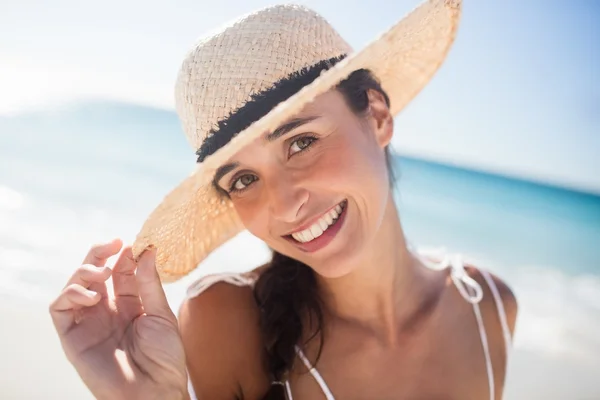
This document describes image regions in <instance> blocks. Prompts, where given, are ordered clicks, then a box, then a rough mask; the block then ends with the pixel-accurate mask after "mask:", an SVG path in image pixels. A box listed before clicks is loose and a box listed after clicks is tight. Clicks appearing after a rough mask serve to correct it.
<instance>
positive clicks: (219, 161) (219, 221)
mask: <svg viewBox="0 0 600 400" xmlns="http://www.w3.org/2000/svg"><path fill="white" fill-rule="evenodd" d="M460 11H461V0H429V1H426V2H425V3H422V4H421V5H420V6H418V7H417V8H415V9H414V10H413V11H412V12H410V13H409V14H408V15H406V16H405V17H404V18H403V19H401V20H400V21H399V22H397V23H396V24H395V25H394V26H392V27H391V28H390V29H389V30H387V31H386V32H385V33H383V34H382V35H380V36H379V37H378V38H376V39H375V40H373V41H372V42H370V43H369V44H368V45H367V46H365V47H364V48H362V49H361V50H360V51H353V49H352V48H351V47H350V45H349V44H348V43H347V42H346V41H345V40H344V39H343V38H342V37H341V36H340V35H339V34H338V33H337V32H336V30H335V29H334V28H333V27H332V26H331V25H330V24H329V23H328V22H327V21H326V20H325V19H324V18H323V17H322V16H320V15H319V14H317V13H316V12H314V11H313V10H311V9H309V8H306V7H304V6H299V5H276V6H271V7H267V8H264V9H261V10H258V11H255V12H253V13H251V14H247V15H244V16H243V17H241V18H239V19H237V20H235V21H233V22H231V23H229V24H227V25H226V26H224V27H222V28H221V29H220V30H218V31H216V32H212V33H211V34H210V35H208V36H206V37H204V38H202V39H200V40H199V41H198V42H197V43H196V44H195V45H194V46H193V48H192V49H191V50H190V51H189V53H188V54H187V55H186V56H185V58H184V60H183V63H182V65H181V68H180V70H179V73H178V76H177V82H176V85H175V107H176V111H177V114H178V116H179V118H180V121H181V124H182V127H183V131H184V133H185V135H186V138H187V139H188V141H189V143H190V144H191V146H192V148H193V149H194V150H195V151H196V154H199V155H200V156H199V159H198V163H197V165H196V168H195V169H194V170H193V171H192V173H191V174H190V175H189V176H188V177H187V178H186V179H185V180H184V181H183V182H181V184H179V185H178V186H177V187H175V188H174V189H173V190H172V191H171V192H170V193H168V194H167V195H166V197H165V198H164V199H163V201H162V202H161V203H160V204H159V205H158V206H157V207H156V208H155V209H154V211H153V212H152V213H151V214H150V215H149V217H148V218H147V219H146V221H145V222H144V224H143V226H142V228H141V230H140V232H139V233H138V235H137V237H136V239H135V241H134V243H133V253H134V257H136V258H137V257H139V256H140V254H141V253H142V252H143V251H144V250H145V249H147V248H149V247H154V248H156V250H157V256H156V266H157V270H158V272H159V275H160V277H161V280H162V281H163V282H172V281H175V280H177V279H179V278H181V277H183V276H185V275H187V274H188V273H189V272H191V271H192V270H194V269H195V268H196V267H197V266H198V265H199V264H200V263H201V262H202V260H204V259H205V258H206V257H207V256H208V254H210V252H212V251H213V250H215V249H216V248H217V247H219V246H220V245H222V244H223V243H224V242H226V241H228V240H229V239H231V238H233V237H234V236H236V235H237V234H238V233H240V232H241V231H242V230H244V226H243V224H242V223H241V221H240V219H239V217H238V215H237V213H236V211H235V209H234V207H233V204H232V202H231V200H229V198H228V197H227V196H223V194H222V193H219V192H218V190H217V189H216V188H215V186H214V184H213V179H214V175H215V172H216V170H217V169H218V168H219V167H220V166H221V165H223V164H224V163H225V162H226V161H227V160H228V159H229V158H231V157H232V156H233V155H235V154H236V153H237V152H239V151H240V150H241V149H243V148H244V146H246V145H248V144H249V143H251V142H252V141H253V140H256V139H257V138H259V137H261V136H262V135H264V134H265V133H267V132H272V131H273V130H275V129H276V128H277V127H279V126H280V125H281V124H283V123H285V122H286V121H288V120H289V119H291V118H292V117H293V116H294V115H295V114H297V113H299V112H300V111H301V110H302V109H303V108H304V107H305V106H306V105H307V104H308V103H310V102H311V101H312V100H314V99H315V98H316V97H317V96H318V95H320V94H322V93H324V92H326V91H328V90H330V89H332V88H334V87H335V86H336V85H337V84H339V82H340V81H342V80H344V79H345V78H346V77H348V75H349V74H350V73H352V72H353V71H355V70H359V69H368V70H370V71H371V72H372V73H373V74H374V76H375V77H376V78H377V79H378V81H379V82H380V84H381V87H382V88H383V90H384V91H385V92H386V93H387V94H388V96H389V99H390V111H391V114H392V115H396V114H398V113H399V112H400V111H401V110H402V109H403V108H404V107H406V105H407V104H408V103H409V102H410V101H411V100H412V99H413V98H414V96H415V95H416V94H417V93H419V92H420V91H421V89H423V87H424V86H425V85H426V84H427V83H428V82H429V81H430V80H431V78H432V77H433V75H434V73H435V72H436V71H437V70H438V68H439V67H440V65H441V64H442V62H443V61H444V60H445V58H446V55H447V53H448V51H449V49H450V47H451V45H452V43H453V42H454V38H455V36H456V31H457V27H458V22H459V17H460ZM340 58H343V59H341V61H339V62H337V63H335V65H333V66H332V67H330V68H328V69H324V70H323V71H322V72H321V73H320V74H319V75H318V76H317V77H316V78H315V79H313V80H312V81H311V82H310V83H308V84H307V85H305V86H303V87H302V88H301V89H300V90H298V91H296V92H295V93H293V94H291V95H289V96H285V100H283V101H281V102H279V103H278V104H277V105H275V106H274V107H272V108H270V109H269V110H268V112H267V113H266V114H265V115H264V116H262V117H261V118H258V119H256V120H255V121H243V119H244V115H248V113H246V114H244V111H247V110H248V108H251V107H252V106H253V105H256V103H257V102H260V101H261V100H264V98H269V96H271V92H272V91H277V90H278V88H279V89H280V88H281V87H282V86H285V85H283V84H282V82H283V83H285V82H286V80H290V79H291V78H293V77H298V76H301V75H302V74H303V72H304V71H308V70H310V68H311V67H313V66H315V65H318V64H319V63H323V62H327V60H333V59H335V60H339V59H340ZM240 120H241V121H242V123H241V124H240ZM244 122H245V124H244ZM236 124H237V125H236ZM235 126H240V127H241V128H240V129H239V131H235ZM224 127H225V128H226V127H229V128H230V129H229V130H230V132H229V133H223V128H224ZM231 127H234V132H233V134H232V133H231Z"/></svg>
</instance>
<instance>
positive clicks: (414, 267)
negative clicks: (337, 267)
mask: <svg viewBox="0 0 600 400" xmlns="http://www.w3.org/2000/svg"><path fill="white" fill-rule="evenodd" d="M431 277H432V271H430V270H428V269H427V268H424V267H423V265H422V264H421V263H420V262H419V261H418V260H417V259H416V258H415V257H414V255H413V254H412V253H411V252H410V251H409V249H408V246H407V243H406V240H405V237H404V234H403V232H402V227H401V224H400V219H399V216H398V212H397V210H396V207H395V204H394V201H393V198H392V197H391V194H390V198H389V199H388V204H387V206H386V212H385V216H384V219H383V223H382V225H381V227H380V229H379V231H378V232H377V234H376V235H375V237H374V238H373V240H372V241H371V246H369V249H368V251H367V252H365V254H364V256H362V257H361V259H360V260H359V262H358V263H357V266H356V267H355V268H354V269H353V270H352V272H351V273H349V274H347V275H345V276H343V277H340V278H335V279H324V278H319V286H320V288H321V292H322V299H323V302H324V303H325V308H326V313H327V314H328V315H329V316H330V318H333V319H338V320H342V321H344V322H347V323H351V324H354V325H359V326H361V327H362V328H365V329H367V330H369V331H371V332H372V333H373V334H374V335H375V336H376V337H377V338H379V339H380V340H381V342H382V343H384V344H385V345H386V346H393V345H394V344H395V343H397V341H398V340H399V339H400V337H401V334H402V332H403V331H406V330H411V329H412V328H414V326H413V325H414V324H415V322H416V320H418V319H419V318H415V317H416V316H418V315H419V314H420V313H421V311H423V309H424V308H426V307H427V304H429V303H431V297H432V295H433V293H434V291H433V290H432V288H431V285H430V284H429V283H430V282H431V279H430V278H431Z"/></svg>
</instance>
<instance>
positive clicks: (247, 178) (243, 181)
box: [231, 175, 257, 192]
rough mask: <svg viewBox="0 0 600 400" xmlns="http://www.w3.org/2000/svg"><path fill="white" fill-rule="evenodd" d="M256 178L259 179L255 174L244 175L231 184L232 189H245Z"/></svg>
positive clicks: (233, 190)
mask: <svg viewBox="0 0 600 400" xmlns="http://www.w3.org/2000/svg"><path fill="white" fill-rule="evenodd" d="M255 180H257V178H256V176H254V175H242V176H240V177H239V178H237V179H236V180H235V181H234V182H233V185H231V191H232V192H236V191H241V190H244V189H246V188H247V187H248V186H250V185H251V184H252V182H254V181H255Z"/></svg>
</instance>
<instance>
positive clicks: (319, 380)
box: [296, 346, 335, 400]
mask: <svg viewBox="0 0 600 400" xmlns="http://www.w3.org/2000/svg"><path fill="white" fill-rule="evenodd" d="M296 354H298V357H300V359H301V360H302V362H303V363H304V365H305V366H306V368H307V369H308V371H309V372H310V374H311V375H312V376H313V378H315V380H316V381H317V383H318V384H319V386H320V387H321V390H322V391H323V394H324V395H325V398H326V399H327V400H335V398H334V397H333V394H332V393H331V391H330V390H329V388H328V387H327V384H326V383H325V380H324V379H323V377H321V374H319V371H317V369H316V368H314V367H313V366H312V365H311V364H310V361H308V358H306V356H305V355H304V353H303V352H302V350H300V347H298V346H296Z"/></svg>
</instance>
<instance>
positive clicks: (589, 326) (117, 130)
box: [0, 101, 600, 398]
mask: <svg viewBox="0 0 600 400" xmlns="http://www.w3.org/2000/svg"><path fill="white" fill-rule="evenodd" d="M193 153H194V152H193V150H192V149H191V148H190V146H189V145H188V143H187V142H186V141H185V138H184V136H183V134H182V131H181V127H180V125H179V121H178V120H177V117H176V115H175V113H174V112H172V111H169V110H162V109H156V108H152V107H146V106H141V105H134V104H126V103H119V102H112V101H86V102H79V103H72V104H67V105H62V106H57V107H56V108H48V109H43V110H32V111H28V112H23V113H21V114H15V115H12V116H3V117H0V299H1V300H3V301H9V302H14V303H19V302H23V303H29V304H36V305H38V304H39V305H40V307H44V308H47V304H48V302H49V301H50V300H51V299H52V298H53V297H54V296H56V295H57V293H58V292H59V291H60V290H61V288H62V287H63V286H64V284H65V282H66V280H67V278H68V276H69V275H70V274H71V273H72V272H73V270H74V269H75V268H76V267H77V266H78V265H79V264H80V263H81V261H82V259H83V257H84V255H85V253H86V251H87V249H88V248H89V247H90V246H91V245H92V244H94V243H97V242H102V241H105V240H110V239H111V238H113V237H120V238H122V239H123V240H124V241H125V242H129V243H130V242H131V241H132V240H133V239H134V237H135V234H136V233H137V230H138V229H139V227H140V226H141V224H142V222H143V220H144V218H145V217H146V216H147V215H148V213H149V212H150V211H151V210H152V209H153V208H154V207H155V206H156V204H157V203H158V202H159V201H160V200H161V199H162V197H163V196H164V194H166V193H167V192H168V191H169V190H171V189H172V188H173V187H174V186H175V185H176V184H177V183H178V182H179V181H180V180H181V179H182V178H184V177H185V176H186V175H188V174H189V172H190V171H191V170H192V168H193V166H194V161H195V159H194V154H193ZM394 167H395V173H396V176H397V179H396V186H395V199H396V202H397V204H398V208H399V210H400V216H401V220H402V224H403V226H404V229H405V231H406V234H407V236H408V238H409V240H410V242H411V243H412V244H413V245H415V246H418V247H421V248H425V249H436V250H440V249H441V250H443V251H447V252H451V253H461V254H464V255H465V257H466V258H467V259H468V260H471V261H473V262H475V263H476V265H478V266H480V267H483V268H487V269H488V270H490V271H492V272H493V273H495V274H497V275H498V276H499V277H501V278H502V279H504V280H505V281H506V282H507V283H508V284H509V285H510V286H511V288H512V289H513V291H514V292H515V294H516V296H517V299H518V302H519V318H518V321H517V331H516V336H515V347H517V348H521V349H526V350H527V351H530V352H534V353H539V354H543V355H544V356H548V357H561V359H562V358H565V357H566V359H570V360H576V361H577V362H579V361H581V362H585V360H598V359H600V333H599V332H600V195H598V194H593V193H584V192H579V191H574V190H569V189H565V188H560V187H553V186H548V185H545V184H540V183H536V182H530V181H526V180H520V179H515V178H509V177H504V176H500V175H494V174H490V173H486V172H481V171H474V170H469V169H464V168H461V167H457V166H453V165H448V164H443V163H440V162H434V161H430V160H429V161H428V160H424V159H418V158H415V157H409V156H402V155H397V156H395V158H394ZM557 168H559V166H557ZM268 255H269V254H268V250H267V248H266V246H265V245H264V244H263V243H262V242H260V241H259V240H258V239H256V238H254V237H252V236H251V235H250V234H248V233H246V232H244V233H241V234H240V235H238V236H237V237H236V238H234V239H233V240H232V241H230V242H228V243H227V244H225V245H224V246H222V247H221V248H219V249H218V250H217V251H215V252H214V253H213V254H211V255H210V256H209V258H208V259H207V260H206V261H205V262H204V263H203V264H202V267H201V268H199V269H198V271H196V272H195V273H193V274H191V275H190V276H189V277H186V278H185V279H183V280H182V281H181V282H178V283H174V284H169V285H167V288H166V290H167V294H168V297H169V301H170V302H171V305H172V306H173V307H174V308H176V307H177V306H178V304H179V303H180V302H181V299H182V298H183V296H184V293H185V287H186V285H188V284H189V283H191V281H193V280H194V279H197V278H198V277H200V276H202V275H204V274H207V273H213V272H217V271H242V270H248V269H251V268H253V267H255V266H256V265H258V264H259V263H261V262H263V261H265V260H266V259H267V258H268ZM599 377H600V375H599ZM590 398H591V397H590Z"/></svg>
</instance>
